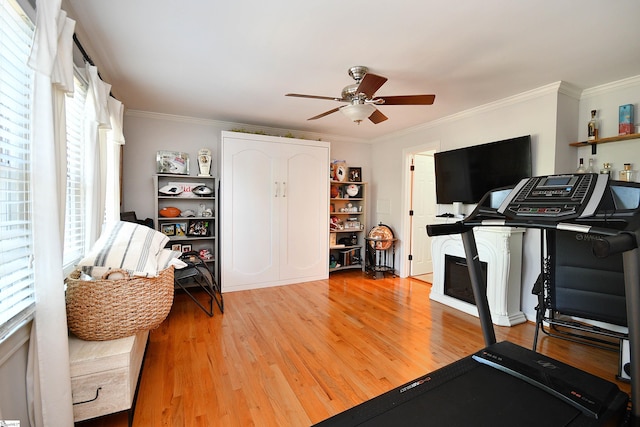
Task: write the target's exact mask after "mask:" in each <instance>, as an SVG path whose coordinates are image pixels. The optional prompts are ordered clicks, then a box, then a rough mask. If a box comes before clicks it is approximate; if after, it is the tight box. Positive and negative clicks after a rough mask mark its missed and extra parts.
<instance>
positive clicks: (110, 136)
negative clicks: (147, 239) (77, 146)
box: [105, 97, 124, 223]
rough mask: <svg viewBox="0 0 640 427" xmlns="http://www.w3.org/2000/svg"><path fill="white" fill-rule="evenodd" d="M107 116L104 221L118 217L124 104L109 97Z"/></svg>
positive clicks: (114, 219)
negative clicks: (109, 127)
mask: <svg viewBox="0 0 640 427" xmlns="http://www.w3.org/2000/svg"><path fill="white" fill-rule="evenodd" d="M108 105H109V117H110V121H111V129H110V130H108V131H106V132H105V133H106V135H105V137H106V141H107V142H106V143H107V159H106V169H107V176H106V177H105V178H106V203H105V210H106V212H105V219H106V222H107V223H109V222H112V221H117V220H119V219H120V190H121V188H120V181H121V180H120V157H121V155H120V154H121V150H122V146H123V145H124V133H123V130H122V129H123V118H124V105H123V104H122V103H121V102H120V101H118V100H117V99H115V98H113V97H109V101H108Z"/></svg>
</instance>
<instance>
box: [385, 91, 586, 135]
mask: <svg viewBox="0 0 640 427" xmlns="http://www.w3.org/2000/svg"><path fill="white" fill-rule="evenodd" d="M571 88H572V86H571V85H568V84H566V83H565V82H562V81H558V82H555V83H550V84H548V85H545V86H541V87H539V88H536V89H532V90H529V91H526V92H522V93H519V94H517V95H513V96H509V97H507V98H502V99H499V100H497V101H493V102H490V103H488V104H483V105H480V106H478V107H473V108H470V109H468V110H463V111H460V112H459V113H455V114H452V115H450V116H446V117H442V118H440V119H436V120H433V121H431V122H428V123H423V124H420V125H417V126H413V127H410V128H407V129H403V130H400V131H398V132H394V133H393V134H388V135H384V136H381V137H379V138H376V139H374V140H373V142H379V141H386V140H388V139H390V138H397V137H400V136H405V135H408V134H412V133H415V132H417V131H420V130H426V129H432V128H434V127H437V126H441V125H443V124H447V123H452V122H456V121H458V120H462V119H465V118H469V117H473V116H476V115H479V114H483V113H486V112H490V111H495V110H498V109H502V108H505V107H508V106H511V105H516V104H520V103H522V102H524V101H528V100H531V99H535V98H540V97H542V96H547V95H549V94H557V93H560V92H562V93H565V92H566V94H572V95H570V96H576V95H575V94H576V90H577V89H575V90H573V89H571Z"/></svg>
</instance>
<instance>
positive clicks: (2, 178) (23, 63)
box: [0, 0, 35, 340]
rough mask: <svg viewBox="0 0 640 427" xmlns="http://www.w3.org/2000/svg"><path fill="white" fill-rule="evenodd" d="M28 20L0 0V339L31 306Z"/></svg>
mask: <svg viewBox="0 0 640 427" xmlns="http://www.w3.org/2000/svg"><path fill="white" fill-rule="evenodd" d="M32 37H33V24H32V23H31V21H30V20H29V18H28V17H27V16H26V15H25V14H24V12H23V11H22V9H21V8H20V7H19V6H18V5H17V3H16V2H15V1H13V0H0V340H2V339H3V338H4V337H5V336H6V335H8V334H9V333H10V332H11V331H13V330H14V329H15V328H16V327H17V326H19V325H20V324H21V323H22V322H24V321H25V320H26V319H28V318H29V317H30V316H31V315H32V314H33V310H34V305H35V297H34V276H33V269H32V262H31V260H32V253H33V250H32V249H33V236H32V231H33V229H32V227H31V221H32V216H31V194H30V146H31V131H30V121H31V117H30V110H31V90H32V84H31V83H32V71H31V69H30V68H29V67H28V66H27V59H28V57H29V52H30V49H31V39H32Z"/></svg>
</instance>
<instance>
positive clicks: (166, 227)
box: [162, 224, 176, 236]
mask: <svg viewBox="0 0 640 427" xmlns="http://www.w3.org/2000/svg"><path fill="white" fill-rule="evenodd" d="M162 234H164V235H165V236H175V235H176V225H175V224H162Z"/></svg>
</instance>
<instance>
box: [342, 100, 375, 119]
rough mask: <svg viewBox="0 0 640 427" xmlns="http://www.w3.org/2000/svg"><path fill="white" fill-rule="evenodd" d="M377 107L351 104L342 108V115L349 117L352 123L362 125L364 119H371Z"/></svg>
mask: <svg viewBox="0 0 640 427" xmlns="http://www.w3.org/2000/svg"><path fill="white" fill-rule="evenodd" d="M375 109H376V107H374V106H373V105H369V104H350V105H345V106H344V107H340V111H342V114H344V115H345V116H347V117H348V118H349V119H350V120H351V121H353V122H356V123H358V124H360V122H361V121H363V120H364V119H367V118H369V116H370V115H371V114H373V112H374V111H375Z"/></svg>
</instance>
